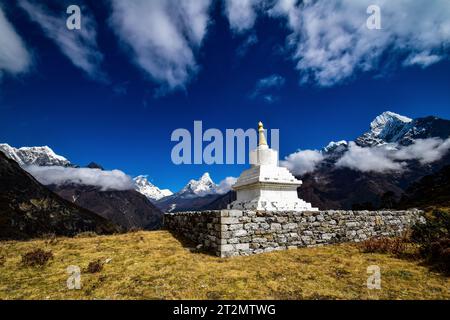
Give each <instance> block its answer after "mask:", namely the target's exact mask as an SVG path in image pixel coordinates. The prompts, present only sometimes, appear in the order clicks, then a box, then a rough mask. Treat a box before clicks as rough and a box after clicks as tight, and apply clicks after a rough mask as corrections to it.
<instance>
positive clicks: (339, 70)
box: [226, 0, 450, 86]
mask: <svg viewBox="0 0 450 320" xmlns="http://www.w3.org/2000/svg"><path fill="white" fill-rule="evenodd" d="M373 4H374V2H373V1H372V0H361V1H346V0H336V1H331V2H330V1H328V0H316V1H297V0H273V1H272V0H266V1H257V0H254V1H252V0H248V1H242V2H241V1H239V0H228V1H227V5H226V8H228V11H226V13H227V16H228V19H229V21H230V27H231V29H232V31H233V32H239V33H242V32H244V31H247V30H251V29H252V27H253V25H254V22H255V20H256V19H257V17H258V15H266V16H270V17H272V18H274V19H282V20H284V21H285V24H286V27H287V28H288V29H289V30H290V31H291V34H290V35H289V36H288V38H287V39H286V40H287V41H286V43H287V47H288V48H289V49H290V50H289V51H288V52H290V55H291V58H292V59H293V60H294V61H295V62H296V69H297V70H299V73H300V79H301V83H315V84H317V85H319V86H333V85H335V84H339V83H341V82H344V81H347V80H349V79H352V78H353V77H355V76H356V75H357V74H358V73H362V72H368V71H372V72H377V73H380V74H384V72H383V66H386V65H389V66H392V65H396V66H404V67H408V66H420V67H423V68H425V67H428V66H430V65H432V64H434V63H437V62H439V61H441V60H443V59H448V58H449V56H450V53H449V52H450V51H449V50H448V49H449V46H450V19H448V17H449V16H450V2H449V1H447V0H434V1H433V3H432V4H430V2H429V1H426V0H397V1H389V0H377V1H376V2H375V4H376V5H378V6H379V7H380V8H381V27H382V29H381V30H376V29H375V30H370V29H368V28H367V26H366V21H367V18H368V17H369V15H368V14H367V8H368V7H369V6H370V5H373ZM231 9H233V10H231ZM382 59H383V61H382ZM386 59H387V60H386Z"/></svg>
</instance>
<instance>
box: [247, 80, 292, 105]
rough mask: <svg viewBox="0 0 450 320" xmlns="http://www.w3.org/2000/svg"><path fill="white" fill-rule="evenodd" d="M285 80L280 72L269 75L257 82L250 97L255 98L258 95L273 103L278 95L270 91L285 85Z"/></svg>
mask: <svg viewBox="0 0 450 320" xmlns="http://www.w3.org/2000/svg"><path fill="white" fill-rule="evenodd" d="M285 82H286V80H285V79H284V78H283V77H282V76H280V75H278V74H273V75H271V76H269V77H266V78H263V79H260V80H258V82H257V83H256V85H255V88H254V89H253V91H252V93H251V94H250V98H253V99H254V98H257V97H262V98H263V99H264V100H265V101H266V102H268V103H271V102H273V101H275V100H276V99H277V98H278V97H277V96H275V95H273V94H271V93H270V92H272V91H273V90H278V89H280V88H281V87H282V86H284V84H285Z"/></svg>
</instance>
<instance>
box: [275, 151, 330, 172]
mask: <svg viewBox="0 0 450 320" xmlns="http://www.w3.org/2000/svg"><path fill="white" fill-rule="evenodd" d="M324 159H325V157H324V155H323V154H322V153H321V152H320V151H318V150H299V151H297V152H294V153H292V154H290V155H288V156H287V157H286V158H285V159H284V160H282V161H280V165H281V166H283V167H286V168H288V169H289V171H291V172H292V173H293V174H295V175H304V174H306V173H308V172H313V171H314V170H315V169H316V168H317V166H318V165H319V164H320V163H321V162H322V161H323V160H324Z"/></svg>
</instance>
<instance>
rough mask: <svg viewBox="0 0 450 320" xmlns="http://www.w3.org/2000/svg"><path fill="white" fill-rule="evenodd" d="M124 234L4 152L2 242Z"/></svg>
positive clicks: (0, 194) (0, 166)
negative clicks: (89, 233)
mask: <svg viewBox="0 0 450 320" xmlns="http://www.w3.org/2000/svg"><path fill="white" fill-rule="evenodd" d="M120 230H121V229H120V228H119V227H118V226H116V225H114V224H113V223H111V222H109V221H107V220H106V219H104V218H102V217H100V216H98V215H97V214H95V213H93V212H91V211H88V210H86V209H83V208H80V207H78V206H76V205H75V204H73V203H71V202H69V201H66V200H64V199H62V198H61V197H59V196H58V195H56V194H54V193H53V192H51V191H50V190H48V189H47V188H46V187H44V186H43V185H41V184H40V183H39V182H38V181H36V179H34V178H33V177H32V176H31V175H30V174H29V173H27V172H26V171H25V170H23V169H22V168H21V167H20V166H19V165H18V163H17V162H16V161H14V160H11V159H9V158H8V157H6V155H5V154H4V153H3V152H0V239H29V238H33V237H39V236H42V235H44V234H49V233H53V234H56V235H63V236H73V235H76V234H77V233H80V232H84V231H94V232H96V233H98V234H110V233H114V232H119V231H120Z"/></svg>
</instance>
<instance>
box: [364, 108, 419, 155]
mask: <svg viewBox="0 0 450 320" xmlns="http://www.w3.org/2000/svg"><path fill="white" fill-rule="evenodd" d="M413 123H414V121H413V120H412V119H410V118H408V117H405V116H402V115H399V114H397V113H394V112H391V111H386V112H383V113H382V114H381V115H379V116H378V117H376V118H375V120H373V121H372V122H371V123H370V131H369V132H366V133H364V134H363V135H362V136H360V137H359V138H358V139H356V141H355V142H356V143H357V144H358V145H360V146H362V147H372V146H377V145H382V144H386V143H397V142H399V140H400V139H401V138H402V137H404V135H405V133H406V132H407V131H408V130H410V129H411V126H413Z"/></svg>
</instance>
